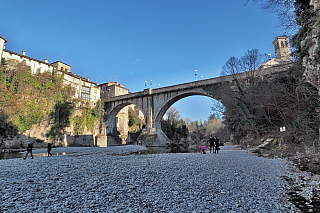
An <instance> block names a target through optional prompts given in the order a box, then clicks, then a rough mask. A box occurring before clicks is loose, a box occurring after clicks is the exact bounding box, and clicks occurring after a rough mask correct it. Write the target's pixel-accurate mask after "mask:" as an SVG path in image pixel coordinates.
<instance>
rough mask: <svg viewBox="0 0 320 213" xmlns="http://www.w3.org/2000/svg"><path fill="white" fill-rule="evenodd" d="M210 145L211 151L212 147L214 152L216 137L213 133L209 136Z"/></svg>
mask: <svg viewBox="0 0 320 213" xmlns="http://www.w3.org/2000/svg"><path fill="white" fill-rule="evenodd" d="M209 147H210V153H211V149H212V152H214V139H213V137H212V135H210V138H209Z"/></svg>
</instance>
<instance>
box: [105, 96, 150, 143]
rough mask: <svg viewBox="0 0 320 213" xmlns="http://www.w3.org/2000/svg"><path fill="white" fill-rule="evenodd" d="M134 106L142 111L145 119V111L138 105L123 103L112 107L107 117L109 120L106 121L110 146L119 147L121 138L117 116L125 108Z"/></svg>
mask: <svg viewBox="0 0 320 213" xmlns="http://www.w3.org/2000/svg"><path fill="white" fill-rule="evenodd" d="M132 104H133V105H135V106H137V107H138V108H139V109H140V110H141V111H142V113H143V116H144V117H145V112H144V110H143V109H142V107H140V106H139V104H137V103H134V102H122V103H119V104H115V105H114V106H113V107H111V110H110V111H109V113H108V115H107V120H106V126H107V136H108V143H109V144H111V145H119V137H117V136H118V129H117V115H118V113H119V112H120V111H121V110H122V109H124V108H125V107H127V106H130V105H132Z"/></svg>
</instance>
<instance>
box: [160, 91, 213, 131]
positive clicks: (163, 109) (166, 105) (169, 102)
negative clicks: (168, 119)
mask: <svg viewBox="0 0 320 213" xmlns="http://www.w3.org/2000/svg"><path fill="white" fill-rule="evenodd" d="M195 95H200V96H206V97H209V98H213V99H214V97H213V96H212V95H209V94H208V93H207V92H206V91H204V90H202V91H186V92H184V93H180V94H177V95H175V96H173V97H171V98H170V99H168V100H167V101H166V103H164V105H163V106H162V107H161V109H160V110H159V112H158V114H157V116H156V118H155V121H154V126H155V128H156V129H157V130H160V129H161V120H162V118H163V116H164V114H165V113H166V112H167V110H168V109H169V108H170V107H171V106H172V105H173V104H174V103H176V102H177V101H180V100H181V99H184V98H186V97H190V96H195ZM161 131H162V129H161Z"/></svg>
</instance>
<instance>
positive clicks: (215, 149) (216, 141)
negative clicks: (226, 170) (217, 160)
mask: <svg viewBox="0 0 320 213" xmlns="http://www.w3.org/2000/svg"><path fill="white" fill-rule="evenodd" d="M213 140H214V153H219V150H220V147H219V146H220V143H219V138H218V137H217V136H214V137H213Z"/></svg>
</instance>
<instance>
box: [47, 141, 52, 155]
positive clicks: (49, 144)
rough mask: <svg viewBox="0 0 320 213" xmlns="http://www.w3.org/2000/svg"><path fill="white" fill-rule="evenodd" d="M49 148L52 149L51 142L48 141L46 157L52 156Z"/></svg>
mask: <svg viewBox="0 0 320 213" xmlns="http://www.w3.org/2000/svg"><path fill="white" fill-rule="evenodd" d="M51 149H52V146H51V143H48V157H50V156H52V153H51Z"/></svg>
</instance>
